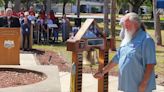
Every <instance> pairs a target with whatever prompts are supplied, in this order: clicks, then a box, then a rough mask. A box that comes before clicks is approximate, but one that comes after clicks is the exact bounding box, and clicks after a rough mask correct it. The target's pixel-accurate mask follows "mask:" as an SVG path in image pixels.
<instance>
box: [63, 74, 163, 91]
mask: <svg viewBox="0 0 164 92" xmlns="http://www.w3.org/2000/svg"><path fill="white" fill-rule="evenodd" d="M70 75H71V74H70V73H68V72H60V82H61V88H62V89H61V90H62V92H70ZM82 82H83V84H82V92H97V89H98V86H97V85H98V81H97V79H95V78H93V75H92V74H86V73H83V80H82ZM108 83H109V87H108V90H109V92H118V90H117V88H118V77H114V76H109V82H108ZM153 92H164V87H163V86H159V85H157V90H155V91H153Z"/></svg>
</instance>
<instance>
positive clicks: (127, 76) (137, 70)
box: [94, 13, 156, 92]
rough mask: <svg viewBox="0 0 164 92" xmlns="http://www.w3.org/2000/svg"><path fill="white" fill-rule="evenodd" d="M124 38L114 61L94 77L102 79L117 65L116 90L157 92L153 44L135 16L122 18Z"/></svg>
mask: <svg viewBox="0 0 164 92" xmlns="http://www.w3.org/2000/svg"><path fill="white" fill-rule="evenodd" d="M123 26H124V28H125V37H124V39H123V41H122V43H121V45H120V48H119V49H118V50H117V53H116V55H115V56H114V57H113V59H112V60H111V61H110V62H109V63H108V64H107V65H106V66H105V67H104V68H103V69H102V70H101V71H98V72H97V73H96V74H95V75H94V77H95V78H98V79H99V78H102V77H103V76H104V74H105V73H107V72H109V71H110V70H111V69H112V68H113V67H114V66H116V65H117V64H118V66H119V85H118V90H120V91H123V92H152V90H155V89H156V83H155V73H154V65H155V64H156V55H155V43H154V41H153V39H152V38H151V37H150V36H149V34H147V33H146V32H145V31H144V30H143V28H142V27H141V21H140V19H139V16H138V15H137V14H136V13H128V14H126V15H125V16H124V23H123Z"/></svg>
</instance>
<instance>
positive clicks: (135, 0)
mask: <svg viewBox="0 0 164 92" xmlns="http://www.w3.org/2000/svg"><path fill="white" fill-rule="evenodd" d="M145 1H146V0H127V2H128V3H130V4H131V5H132V12H135V13H137V14H138V10H139V8H140V6H141V5H142V4H143V3H144V2H145Z"/></svg>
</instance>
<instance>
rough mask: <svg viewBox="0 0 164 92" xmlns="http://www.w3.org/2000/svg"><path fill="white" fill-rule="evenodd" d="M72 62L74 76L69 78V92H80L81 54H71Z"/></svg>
mask: <svg viewBox="0 0 164 92" xmlns="http://www.w3.org/2000/svg"><path fill="white" fill-rule="evenodd" d="M72 60H73V61H72V62H73V63H74V64H75V69H76V70H75V71H76V72H75V75H72V76H71V81H72V83H71V92H81V91H82V66H83V64H82V61H83V56H82V52H73V53H72Z"/></svg>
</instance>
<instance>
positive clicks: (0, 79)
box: [0, 68, 46, 88]
mask: <svg viewBox="0 0 164 92" xmlns="http://www.w3.org/2000/svg"><path fill="white" fill-rule="evenodd" d="M45 79H46V76H45V75H42V74H40V73H37V72H32V71H28V70H20V69H15V68H11V69H10V68H0V88H6V87H17V86H21V85H29V84H33V83H37V82H40V81H42V80H45Z"/></svg>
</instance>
